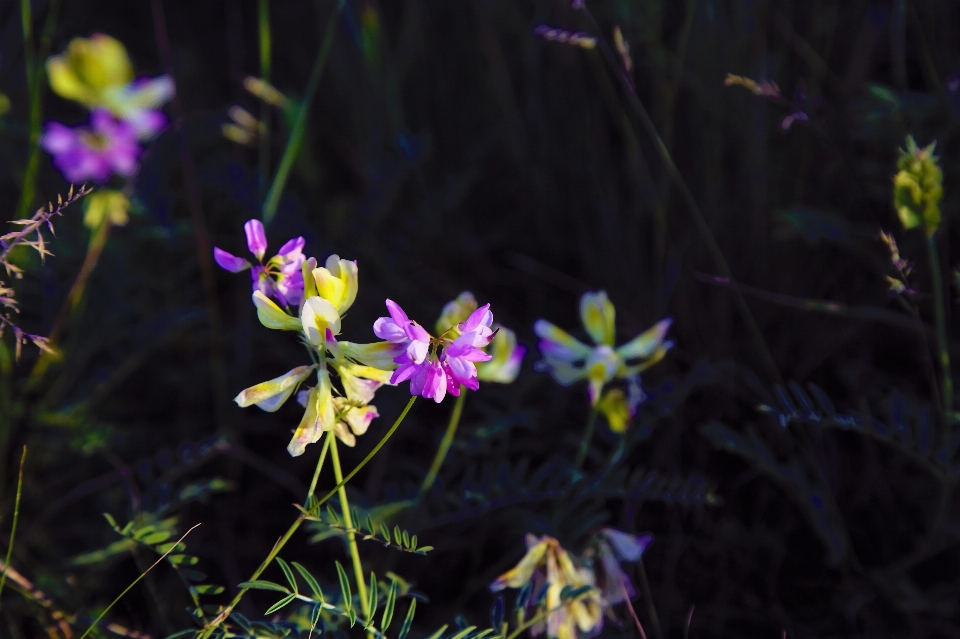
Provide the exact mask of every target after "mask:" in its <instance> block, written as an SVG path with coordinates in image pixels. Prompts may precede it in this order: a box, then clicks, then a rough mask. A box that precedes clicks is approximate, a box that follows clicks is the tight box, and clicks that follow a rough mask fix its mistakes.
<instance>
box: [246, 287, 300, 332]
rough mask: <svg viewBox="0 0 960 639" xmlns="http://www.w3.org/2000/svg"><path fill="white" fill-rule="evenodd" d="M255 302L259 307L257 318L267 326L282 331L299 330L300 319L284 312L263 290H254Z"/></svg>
mask: <svg viewBox="0 0 960 639" xmlns="http://www.w3.org/2000/svg"><path fill="white" fill-rule="evenodd" d="M253 304H254V306H256V307H257V318H258V319H259V320H260V323H261V324H263V325H264V326H266V327H267V328H272V329H276V330H282V331H299V330H300V327H301V323H300V320H299V319H298V318H296V317H293V316H291V315H287V314H286V313H284V312H283V309H281V308H280V307H279V306H277V305H276V304H274V303H273V301H272V300H271V299H270V298H269V297H267V296H266V295H264V294H263V293H262V292H261V291H254V292H253Z"/></svg>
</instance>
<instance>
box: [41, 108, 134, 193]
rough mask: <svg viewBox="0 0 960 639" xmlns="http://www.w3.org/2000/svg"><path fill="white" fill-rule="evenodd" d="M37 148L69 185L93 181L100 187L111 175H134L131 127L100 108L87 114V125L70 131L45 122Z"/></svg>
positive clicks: (64, 127)
mask: <svg viewBox="0 0 960 639" xmlns="http://www.w3.org/2000/svg"><path fill="white" fill-rule="evenodd" d="M40 146H41V147H43V149H44V150H45V151H46V152H47V153H49V154H51V155H52V156H53V164H54V166H56V167H57V169H58V170H59V171H60V172H61V173H62V174H63V176H64V177H65V178H66V179H67V180H68V181H69V182H73V183H80V182H84V181H85V180H94V181H95V182H97V183H98V184H104V183H106V182H107V181H108V180H109V179H110V176H111V175H113V174H114V173H116V174H117V175H122V176H124V177H129V176H131V175H133V174H135V173H136V172H137V158H138V157H139V156H140V145H139V144H137V132H136V130H135V129H134V127H133V126H131V125H130V124H129V123H127V122H124V121H123V120H118V119H116V118H115V117H113V116H112V115H110V113H108V112H107V111H104V110H102V109H94V111H93V112H92V113H91V114H90V126H82V127H75V128H71V127H68V126H65V125H63V124H61V123H59V122H48V123H47V125H46V128H45V130H44V132H43V136H42V137H41V138H40Z"/></svg>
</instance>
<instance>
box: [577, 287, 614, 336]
mask: <svg viewBox="0 0 960 639" xmlns="http://www.w3.org/2000/svg"><path fill="white" fill-rule="evenodd" d="M580 319H581V321H582V322H583V327H584V328H585V329H587V333H589V335H590V337H591V338H593V341H594V343H596V344H598V345H601V344H602V345H606V346H613V340H614V334H615V328H614V326H615V323H616V309H614V307H613V303H611V302H610V298H608V297H607V292H606V291H597V292H595V293H584V294H583V296H582V297H581V298H580Z"/></svg>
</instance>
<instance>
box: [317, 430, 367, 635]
mask: <svg viewBox="0 0 960 639" xmlns="http://www.w3.org/2000/svg"><path fill="white" fill-rule="evenodd" d="M327 441H328V442H330V459H331V460H332V461H333V478H334V479H335V480H336V481H337V483H338V484H341V485H340V490H338V491H337V493H338V495H339V496H340V513H341V514H342V515H343V525H344V527H346V529H347V548H349V549H350V561H351V562H352V563H353V576H354V578H355V579H356V580H357V594H358V595H359V596H360V610H362V611H363V618H364V619H370V618H371V617H370V605H369V602H368V601H367V584H366V581H365V580H364V578H363V565H362V564H361V563H360V549H359V548H357V538H356V535H354V534H353V517H352V516H351V515H350V502H348V501H347V489H346V487H345V486H344V485H343V472H342V471H341V470H340V454H339V453H338V452H337V436H336V434H335V433H334V431H332V430H331V431H327Z"/></svg>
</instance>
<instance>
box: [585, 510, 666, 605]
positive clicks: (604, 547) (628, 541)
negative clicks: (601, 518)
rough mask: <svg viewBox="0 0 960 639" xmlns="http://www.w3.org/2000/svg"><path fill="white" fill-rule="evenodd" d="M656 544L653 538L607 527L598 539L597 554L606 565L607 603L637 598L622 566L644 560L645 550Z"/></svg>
mask: <svg viewBox="0 0 960 639" xmlns="http://www.w3.org/2000/svg"><path fill="white" fill-rule="evenodd" d="M652 542H653V535H649V534H646V535H631V534H630V533H625V532H623V531H620V530H617V529H615V528H604V529H602V530H601V531H600V534H599V535H598V536H597V554H598V555H599V558H600V563H601V565H602V566H603V575H602V578H601V579H600V585H601V589H602V591H603V600H604V601H605V602H606V603H607V605H610V606H614V605H616V604H618V603H621V602H623V601H626V600H629V599H633V598H634V597H636V596H637V592H636V590H634V587H633V583H632V582H631V581H630V577H629V576H628V575H627V573H626V572H625V571H624V570H623V568H622V567H621V565H620V564H621V563H623V562H628V563H633V562H636V561H639V560H640V557H641V556H642V555H643V553H644V551H645V550H646V549H647V546H649V545H650V544H651V543H652Z"/></svg>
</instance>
